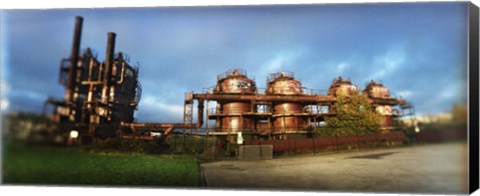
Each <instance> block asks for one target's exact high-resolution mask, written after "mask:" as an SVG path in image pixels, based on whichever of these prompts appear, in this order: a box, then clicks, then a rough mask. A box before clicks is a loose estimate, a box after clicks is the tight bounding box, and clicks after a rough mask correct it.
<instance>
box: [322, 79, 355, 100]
mask: <svg viewBox="0 0 480 196" xmlns="http://www.w3.org/2000/svg"><path fill="white" fill-rule="evenodd" d="M357 92H358V88H357V86H355V85H354V84H352V82H350V81H349V80H347V79H344V78H342V77H338V78H336V79H334V80H333V82H332V85H330V88H329V89H328V95H331V96H339V95H343V96H350V95H354V94H356V93H357Z"/></svg>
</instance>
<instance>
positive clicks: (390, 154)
mask: <svg viewBox="0 0 480 196" xmlns="http://www.w3.org/2000/svg"><path fill="white" fill-rule="evenodd" d="M467 163H468V162H467V144H466V143H446V144H434V145H432V144H430V145H419V146H409V147H397V148H389V149H381V150H364V151H356V152H348V153H340V154H324V155H316V156H312V155H303V156H295V157H288V158H277V159H273V160H255V161H240V160H238V161H237V160H234V161H219V162H212V163H205V164H202V165H201V168H202V173H203V175H204V179H205V183H206V186H207V187H209V188H213V189H215V188H233V189H237V190H248V189H255V190H302V191H319V192H323V191H325V192H381V193H437V194H438V193H443V194H466V193H467V190H468V187H467V182H468V181H467V179H468V175H467Z"/></svg>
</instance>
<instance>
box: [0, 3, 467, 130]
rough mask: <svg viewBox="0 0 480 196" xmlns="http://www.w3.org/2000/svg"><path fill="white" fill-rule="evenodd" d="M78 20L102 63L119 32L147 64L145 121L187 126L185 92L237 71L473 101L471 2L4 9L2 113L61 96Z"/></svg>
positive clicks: (441, 107)
mask: <svg viewBox="0 0 480 196" xmlns="http://www.w3.org/2000/svg"><path fill="white" fill-rule="evenodd" d="M75 16H83V17H84V25H83V32H82V34H83V35H82V42H81V48H82V49H86V48H87V47H90V48H92V49H93V50H94V51H96V52H97V53H98V59H99V60H100V61H103V60H104V58H105V49H106V42H107V41H106V40H107V33H108V32H115V33H116V34H117V42H116V51H117V52H118V51H122V52H124V53H126V54H128V55H129V56H130V59H131V62H132V64H134V63H136V62H138V63H139V64H140V82H141V84H142V87H143V95H142V100H141V102H140V106H139V110H138V112H137V113H136V117H137V118H138V120H139V121H143V122H181V121H182V119H183V116H182V113H183V98H184V93H185V92H187V91H194V92H201V91H202V89H203V88H205V87H211V86H214V85H215V82H216V76H217V74H219V73H222V72H224V71H227V70H229V69H232V68H241V69H244V70H246V71H247V73H248V75H249V77H250V78H252V79H253V78H254V79H255V80H256V83H257V86H259V87H261V88H264V87H265V86H266V84H265V80H266V77H267V76H268V74H269V73H274V72H279V71H291V72H293V73H294V74H295V77H296V78H297V79H299V80H300V81H301V82H302V85H303V86H304V87H307V88H311V89H318V90H323V91H326V90H327V89H328V87H329V85H330V84H331V81H332V80H333V79H334V78H336V77H338V76H343V77H346V78H349V79H350V80H351V81H352V82H353V83H355V84H356V85H358V86H359V87H360V88H362V89H363V88H364V87H365V84H366V83H367V82H368V81H370V80H372V79H373V80H376V81H380V82H382V83H383V84H384V85H385V86H387V87H389V88H390V90H391V93H392V94H393V95H394V96H401V97H403V98H405V99H406V100H407V101H409V102H411V103H412V104H414V106H415V109H416V112H417V114H419V115H421V114H432V113H439V112H446V111H449V110H450V109H451V107H452V104H453V103H456V102H465V101H464V100H465V99H466V98H465V97H466V90H465V89H466V78H467V77H466V66H467V44H468V41H467V4H466V3H464V2H456V3H408V4H407V3H404V4H394V3H392V4H346V5H345V4H343V5H315V6H312V5H310V6H306V5H296V6H295V5H294V6H256V7H248V6H242V7H176V8H165V7H164V8H135V9H127V8H122V9H113V8H109V9H56V10H3V11H2V12H1V18H0V25H1V28H0V33H1V35H0V36H1V37H0V39H1V41H0V60H1V72H0V73H1V95H2V101H1V107H2V110H3V111H4V112H5V111H29V112H40V111H41V108H42V104H43V101H44V100H45V99H47V97H55V98H58V99H62V96H63V93H64V89H63V87H62V86H61V85H60V84H58V73H59V65H60V60H61V59H62V58H67V57H68V56H69V54H70V49H71V44H72V37H73V27H74V20H75V19H74V18H75Z"/></svg>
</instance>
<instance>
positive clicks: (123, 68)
mask: <svg viewBox="0 0 480 196" xmlns="http://www.w3.org/2000/svg"><path fill="white" fill-rule="evenodd" d="M124 74H125V61H123V62H122V73H121V74H120V80H119V81H117V84H122V83H123V75H124Z"/></svg>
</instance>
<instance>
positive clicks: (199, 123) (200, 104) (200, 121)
mask: <svg viewBox="0 0 480 196" xmlns="http://www.w3.org/2000/svg"><path fill="white" fill-rule="evenodd" d="M203 108H204V107H203V99H198V116H197V119H198V120H197V128H201V127H202V125H203ZM207 110H208V108H207Z"/></svg>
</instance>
